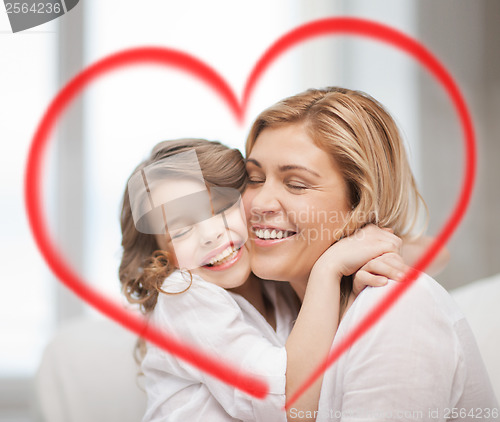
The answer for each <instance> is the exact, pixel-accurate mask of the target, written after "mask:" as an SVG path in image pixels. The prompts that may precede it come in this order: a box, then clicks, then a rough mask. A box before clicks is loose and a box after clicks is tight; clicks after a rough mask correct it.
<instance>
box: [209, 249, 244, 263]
mask: <svg viewBox="0 0 500 422" xmlns="http://www.w3.org/2000/svg"><path fill="white" fill-rule="evenodd" d="M239 250H240V248H236V247H235V246H232V247H231V246H228V247H227V248H226V249H224V250H223V251H222V252H221V253H220V254H218V255H216V256H214V257H213V258H212V259H211V260H210V262H209V263H208V265H211V266H214V265H219V264H222V263H224V262H226V261H229V260H231V259H233V258H234V257H235V256H236V254H237V253H238V251H239Z"/></svg>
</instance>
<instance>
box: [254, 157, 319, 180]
mask: <svg viewBox="0 0 500 422" xmlns="http://www.w3.org/2000/svg"><path fill="white" fill-rule="evenodd" d="M246 162H247V163H252V164H255V165H256V166H257V167H259V168H262V165H261V164H260V163H259V162H258V161H257V160H255V159H253V158H248V159H247V160H246ZM278 170H279V171H280V172H282V173H284V172H285V171H290V170H305V171H307V172H309V173H311V174H312V175H314V176H316V177H321V176H320V175H319V174H318V173H316V172H315V171H313V170H311V169H309V168H307V167H304V166H301V165H299V164H285V165H283V166H279V167H278Z"/></svg>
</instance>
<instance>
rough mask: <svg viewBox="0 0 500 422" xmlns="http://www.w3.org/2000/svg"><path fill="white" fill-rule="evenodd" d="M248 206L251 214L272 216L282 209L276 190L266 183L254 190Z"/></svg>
mask: <svg viewBox="0 0 500 422" xmlns="http://www.w3.org/2000/svg"><path fill="white" fill-rule="evenodd" d="M250 206H251V208H250V212H251V213H252V214H273V213H276V212H279V211H281V208H282V207H281V203H280V201H279V198H278V192H277V189H276V188H275V187H274V186H273V185H272V184H271V183H270V182H267V181H266V182H264V183H263V184H262V185H261V186H260V187H258V188H256V189H255V190H254V195H253V198H252V201H251V204H250Z"/></svg>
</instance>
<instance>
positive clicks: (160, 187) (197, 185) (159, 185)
mask: <svg viewBox="0 0 500 422" xmlns="http://www.w3.org/2000/svg"><path fill="white" fill-rule="evenodd" d="M206 190H207V188H206V186H205V184H204V183H202V182H201V181H198V180H195V179H190V178H165V179H164V180H158V181H156V182H155V183H154V186H153V187H152V189H151V195H152V197H153V201H154V203H155V204H162V203H165V202H170V201H173V200H175V199H179V198H183V197H185V196H188V195H192V194H193V193H197V192H203V191H206Z"/></svg>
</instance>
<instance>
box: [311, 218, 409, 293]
mask: <svg viewBox="0 0 500 422" xmlns="http://www.w3.org/2000/svg"><path fill="white" fill-rule="evenodd" d="M401 246H402V240H401V239H400V238H399V237H397V236H396V235H394V234H393V233H392V231H391V230H389V229H382V228H380V227H377V226H375V225H374V224H368V225H367V226H365V227H363V228H362V229H360V230H357V231H356V232H355V233H353V234H352V235H351V236H349V237H346V238H344V239H341V240H339V241H338V242H336V243H335V244H333V245H332V246H330V247H329V248H328V249H327V250H326V251H325V252H324V253H323V255H321V256H320V257H319V259H318V260H317V261H316V263H315V264H314V266H313V269H312V271H311V273H313V272H318V271H319V272H324V271H327V272H328V273H329V274H330V275H331V274H332V273H333V274H334V275H336V276H337V277H338V279H339V280H340V279H341V278H342V277H343V276H349V275H352V274H354V273H355V272H356V271H358V270H360V269H361V270H362V273H361V278H359V277H358V283H357V284H358V285H357V289H358V290H359V291H361V290H362V288H361V290H360V286H361V284H362V283H366V284H364V285H363V287H364V286H365V285H381V282H382V283H383V282H384V281H385V282H387V280H386V279H387V278H393V277H396V279H397V278H398V275H399V273H401V272H403V273H404V271H405V270H406V269H407V268H406V267H405V266H404V264H402V262H401V261H399V259H398V258H397V256H399V254H400V250H401ZM384 278H385V280H384Z"/></svg>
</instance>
